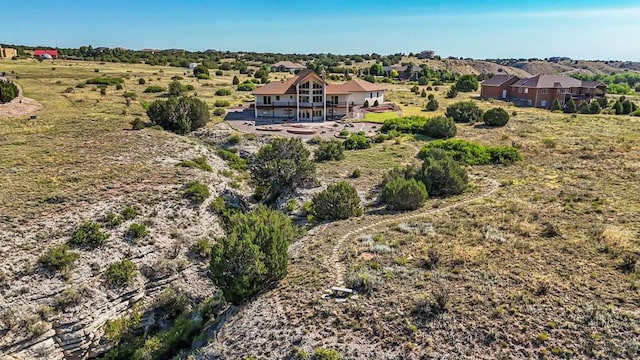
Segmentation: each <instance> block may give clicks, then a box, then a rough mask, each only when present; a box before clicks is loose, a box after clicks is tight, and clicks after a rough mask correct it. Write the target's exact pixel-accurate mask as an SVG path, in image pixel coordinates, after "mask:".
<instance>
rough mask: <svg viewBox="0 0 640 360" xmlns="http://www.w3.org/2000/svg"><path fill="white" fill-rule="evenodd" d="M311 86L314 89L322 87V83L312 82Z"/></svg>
mask: <svg viewBox="0 0 640 360" xmlns="http://www.w3.org/2000/svg"><path fill="white" fill-rule="evenodd" d="M313 88H314V89H322V85H320V84H316V83H313Z"/></svg>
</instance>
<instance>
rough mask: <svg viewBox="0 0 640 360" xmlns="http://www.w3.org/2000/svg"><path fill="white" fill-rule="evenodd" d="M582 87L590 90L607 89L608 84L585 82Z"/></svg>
mask: <svg viewBox="0 0 640 360" xmlns="http://www.w3.org/2000/svg"><path fill="white" fill-rule="evenodd" d="M582 87H583V88H588V89H595V88H597V87H607V84H605V83H603V82H600V81H583V82H582Z"/></svg>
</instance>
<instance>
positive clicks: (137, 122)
mask: <svg viewBox="0 0 640 360" xmlns="http://www.w3.org/2000/svg"><path fill="white" fill-rule="evenodd" d="M129 124H131V129H132V130H142V129H144V128H145V127H146V125H145V124H144V121H142V119H140V118H139V117H137V118H135V119H133V121H131V122H130V123H129Z"/></svg>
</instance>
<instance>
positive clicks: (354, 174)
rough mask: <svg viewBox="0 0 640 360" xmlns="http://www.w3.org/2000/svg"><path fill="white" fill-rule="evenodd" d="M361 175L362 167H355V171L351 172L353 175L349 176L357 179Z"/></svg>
mask: <svg viewBox="0 0 640 360" xmlns="http://www.w3.org/2000/svg"><path fill="white" fill-rule="evenodd" d="M360 176H362V173H361V172H360V169H358V168H355V169H353V172H352V173H351V175H350V176H349V177H350V178H352V179H357V178H359V177H360Z"/></svg>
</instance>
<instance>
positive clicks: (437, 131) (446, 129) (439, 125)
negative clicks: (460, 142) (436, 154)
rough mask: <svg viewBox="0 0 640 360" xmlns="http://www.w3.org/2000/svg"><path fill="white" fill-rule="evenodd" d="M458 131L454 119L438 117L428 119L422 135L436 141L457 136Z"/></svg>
mask: <svg viewBox="0 0 640 360" xmlns="http://www.w3.org/2000/svg"><path fill="white" fill-rule="evenodd" d="M457 131H458V130H457V128H456V123H455V122H454V121H453V119H451V118H448V117H444V116H437V117H434V118H430V119H427V121H426V123H425V124H424V129H423V131H422V133H423V134H424V135H427V136H429V137H431V138H434V139H448V138H452V137H454V136H456V133H457Z"/></svg>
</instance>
